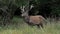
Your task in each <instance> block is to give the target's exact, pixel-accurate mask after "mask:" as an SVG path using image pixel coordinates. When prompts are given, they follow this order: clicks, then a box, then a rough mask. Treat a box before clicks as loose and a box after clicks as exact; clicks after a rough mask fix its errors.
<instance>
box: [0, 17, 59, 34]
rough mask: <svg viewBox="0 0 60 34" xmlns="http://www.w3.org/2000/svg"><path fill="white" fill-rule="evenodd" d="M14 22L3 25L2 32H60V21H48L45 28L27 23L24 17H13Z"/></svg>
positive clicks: (21, 33)
mask: <svg viewBox="0 0 60 34" xmlns="http://www.w3.org/2000/svg"><path fill="white" fill-rule="evenodd" d="M13 21H14V24H11V25H8V26H5V27H1V26H0V34H60V23H53V22H52V23H51V24H50V23H48V24H47V25H44V28H37V27H36V26H33V27H31V26H29V25H27V24H26V23H25V22H24V21H23V19H22V18H17V17H14V18H13Z"/></svg>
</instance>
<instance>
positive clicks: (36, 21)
mask: <svg viewBox="0 0 60 34" xmlns="http://www.w3.org/2000/svg"><path fill="white" fill-rule="evenodd" d="M21 12H22V14H21V15H22V16H23V17H24V20H25V22H26V23H28V24H29V25H37V27H40V26H41V27H43V24H44V23H43V21H45V22H46V23H47V21H46V20H45V18H44V17H43V16H41V15H36V16H29V15H28V10H26V9H25V8H23V9H22V11H21Z"/></svg>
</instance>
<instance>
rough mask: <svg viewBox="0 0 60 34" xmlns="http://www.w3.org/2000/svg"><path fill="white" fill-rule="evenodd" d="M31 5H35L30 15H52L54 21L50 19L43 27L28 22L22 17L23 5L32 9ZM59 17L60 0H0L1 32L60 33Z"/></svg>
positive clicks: (24, 33)
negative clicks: (30, 24)
mask: <svg viewBox="0 0 60 34" xmlns="http://www.w3.org/2000/svg"><path fill="white" fill-rule="evenodd" d="M31 5H33V6H34V7H33V8H32V9H31V10H29V15H42V16H44V17H45V18H46V17H47V19H48V18H49V19H50V17H52V19H53V20H54V21H52V19H51V20H49V19H48V22H49V23H47V25H44V28H43V29H42V28H37V27H36V26H33V27H31V26H29V25H28V24H26V23H25V22H24V21H23V18H22V17H21V7H22V8H23V6H26V8H27V7H29V9H30V7H31ZM18 13H19V15H18ZM54 18H56V20H55V19H54ZM58 19H60V0H0V34H60V21H59V20H58ZM50 22H51V23H50Z"/></svg>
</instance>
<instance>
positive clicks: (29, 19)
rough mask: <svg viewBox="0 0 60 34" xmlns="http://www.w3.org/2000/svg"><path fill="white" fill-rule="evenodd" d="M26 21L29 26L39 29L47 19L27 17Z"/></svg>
mask: <svg viewBox="0 0 60 34" xmlns="http://www.w3.org/2000/svg"><path fill="white" fill-rule="evenodd" d="M25 20H26V22H27V23H28V24H29V25H37V26H38V27H40V26H41V27H43V21H44V20H45V19H44V17H42V16H29V17H26V19H25Z"/></svg>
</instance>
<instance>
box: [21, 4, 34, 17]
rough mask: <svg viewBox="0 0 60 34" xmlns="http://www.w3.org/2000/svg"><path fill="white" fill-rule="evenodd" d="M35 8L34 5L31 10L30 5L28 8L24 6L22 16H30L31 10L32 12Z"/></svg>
mask: <svg viewBox="0 0 60 34" xmlns="http://www.w3.org/2000/svg"><path fill="white" fill-rule="evenodd" d="M33 7H34V6H33V5H31V6H30V8H29V5H28V6H22V7H21V10H22V11H21V13H22V14H21V16H28V12H29V10H31V9H32V8H33Z"/></svg>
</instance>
